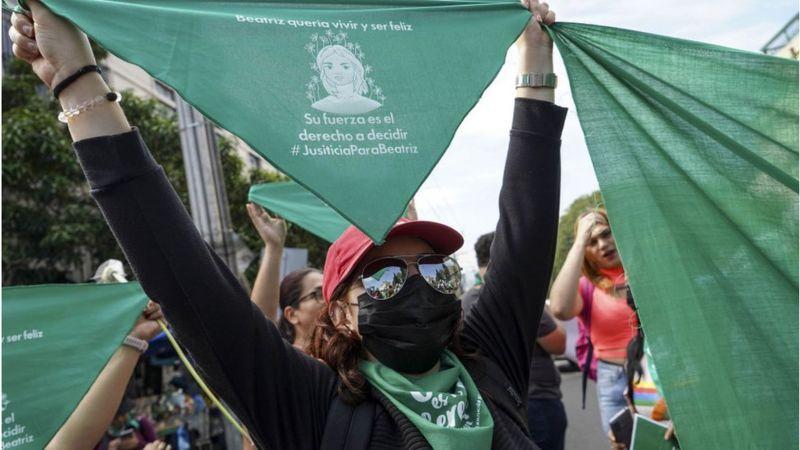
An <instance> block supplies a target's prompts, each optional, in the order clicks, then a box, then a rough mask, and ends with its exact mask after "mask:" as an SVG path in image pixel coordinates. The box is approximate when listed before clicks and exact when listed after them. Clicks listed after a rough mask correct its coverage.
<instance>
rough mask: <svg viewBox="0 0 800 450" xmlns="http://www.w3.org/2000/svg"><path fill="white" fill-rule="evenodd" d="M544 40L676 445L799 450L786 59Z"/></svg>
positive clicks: (637, 40) (599, 34)
mask: <svg viewBox="0 0 800 450" xmlns="http://www.w3.org/2000/svg"><path fill="white" fill-rule="evenodd" d="M552 31H553V35H554V38H555V41H556V45H557V46H558V49H559V51H560V52H561V55H562V57H563V59H564V63H565V64H566V67H567V71H568V73H569V79H570V85H571V88H572V94H573V96H574V99H575V104H576V105H577V109H578V117H579V118H580V122H581V127H582V128H583V131H584V134H585V136H586V142H587V145H588V147H589V152H590V154H591V157H592V163H593V164H594V167H595V171H596V173H597V178H598V181H599V182H600V189H601V191H602V193H603V198H604V200H605V203H606V205H607V208H608V212H609V216H610V220H611V225H612V229H613V232H614V236H615V237H616V240H617V243H618V246H619V251H620V255H621V256H622V259H623V261H624V264H625V268H626V273H627V274H628V276H629V279H630V283H631V287H632V290H633V294H634V297H635V299H636V301H637V304H638V305H639V307H640V314H641V319H642V323H643V325H644V330H645V334H646V335H647V340H648V343H649V345H650V348H651V349H652V353H653V358H654V359H655V365H656V366H657V367H658V372H659V376H660V378H661V381H662V384H663V387H664V391H665V392H664V393H665V397H666V401H667V403H668V406H669V409H670V415H671V416H672V417H674V420H675V424H676V431H677V434H678V439H679V441H680V443H681V445H682V447H683V448H686V449H690V450H691V449H726V450H727V449H745V448H747V449H752V448H763V449H779V448H780V449H783V448H797V439H798V414H797V412H798V400H797V399H798V333H797V331H798V325H797V317H798V195H797V192H798V181H797V176H798V175H797V171H798V90H797V79H798V64H797V62H796V61H790V60H784V59H779V58H774V57H769V56H765V55H761V54H754V53H747V52H742V51H737V50H732V49H727V48H722V47H716V46H712V45H706V44H701V43H697V42H690V41H684V40H679V39H672V38H667V37H662V36H654V35H650V34H645V33H638V32H633V31H627V30H620V29H614V28H606V27H599V26H592V25H582V24H572V23H560V24H557V25H556V26H555V27H553V28H552Z"/></svg>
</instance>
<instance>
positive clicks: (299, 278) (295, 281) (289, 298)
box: [278, 267, 319, 344]
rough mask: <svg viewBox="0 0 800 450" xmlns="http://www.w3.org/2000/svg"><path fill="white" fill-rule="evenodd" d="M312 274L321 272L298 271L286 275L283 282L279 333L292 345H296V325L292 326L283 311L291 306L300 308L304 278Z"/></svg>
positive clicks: (308, 269)
mask: <svg viewBox="0 0 800 450" xmlns="http://www.w3.org/2000/svg"><path fill="white" fill-rule="evenodd" d="M312 272H319V270H317V269H312V268H310V267H306V268H305V269H298V270H295V271H293V272H291V273H289V274H288V275H286V276H285V277H284V278H283V281H281V287H280V294H279V295H280V297H279V298H280V300H279V303H280V305H281V318H280V320H278V331H280V333H281V336H282V337H283V338H284V339H286V340H287V341H289V343H292V344H293V343H294V338H295V333H294V325H292V323H291V322H289V321H288V320H287V319H286V316H284V315H283V310H284V309H286V307H287V306H291V307H292V308H297V307H298V306H299V305H298V300H300V293H301V292H302V290H303V278H305V277H306V275H308V274H310V273H312Z"/></svg>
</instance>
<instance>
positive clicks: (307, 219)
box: [248, 181, 350, 242]
mask: <svg viewBox="0 0 800 450" xmlns="http://www.w3.org/2000/svg"><path fill="white" fill-rule="evenodd" d="M248 199H249V200H250V201H251V202H253V203H257V204H259V205H261V206H263V207H264V208H267V209H268V210H270V211H272V212H274V213H276V214H278V215H279V216H281V217H283V218H284V219H286V220H288V221H289V222H292V223H295V224H297V225H298V226H299V227H301V228H303V229H304V230H307V231H309V232H311V233H313V234H315V235H316V236H319V237H321V238H322V239H325V240H326V241H328V242H333V241H335V240H336V239H337V238H338V237H339V236H340V235H341V234H342V233H343V232H344V230H345V229H347V227H349V226H350V222H348V221H347V220H345V219H344V217H342V216H340V215H339V213H337V212H336V211H334V210H333V209H332V208H331V207H330V206H328V205H326V204H325V203H324V202H323V201H322V200H320V199H319V198H317V196H315V195H314V194H312V193H311V192H309V191H307V190H306V189H303V187H302V186H300V185H299V184H297V183H295V182H293V181H287V182H284V183H264V184H256V185H253V186H250V192H249V193H248Z"/></svg>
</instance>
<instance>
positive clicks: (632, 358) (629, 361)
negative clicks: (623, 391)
mask: <svg viewBox="0 0 800 450" xmlns="http://www.w3.org/2000/svg"><path fill="white" fill-rule="evenodd" d="M627 302H628V306H629V307H630V308H631V309H632V310H633V314H634V316H635V317H636V323H637V324H638V327H637V328H636V336H634V337H633V338H632V339H631V341H630V342H629V343H628V348H627V354H626V357H625V375H626V376H627V379H628V391H627V396H628V400H629V401H630V404H631V405H633V385H634V384H635V383H638V382H639V381H640V380H641V379H642V376H643V375H644V368H643V367H642V358H643V357H644V331H643V330H642V324H641V323H640V322H639V310H638V308H637V307H636V302H634V301H633V294H631V289H630V286H629V287H628V295H627Z"/></svg>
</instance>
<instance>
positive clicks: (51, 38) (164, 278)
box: [12, 1, 336, 449]
mask: <svg viewBox="0 0 800 450" xmlns="http://www.w3.org/2000/svg"><path fill="white" fill-rule="evenodd" d="M27 3H28V4H29V5H30V7H31V8H32V16H33V23H34V24H35V29H31V30H27V32H26V27H30V25H31V22H30V20H28V19H25V18H23V17H22V16H20V15H18V14H15V16H14V32H12V40H13V41H14V51H15V54H16V55H17V56H19V57H20V58H23V59H25V60H26V61H29V62H30V63H31V65H32V67H33V69H34V71H35V72H36V73H37V75H39V76H40V78H42V80H43V81H45V83H47V84H48V85H50V86H53V85H55V83H58V82H59V80H63V79H64V78H65V77H66V76H67V75H68V74H70V73H74V70H76V69H77V68H78V67H82V66H83V65H85V64H92V63H93V62H94V60H93V57H92V55H91V52H90V50H89V45H88V41H87V39H86V36H85V35H83V34H82V33H80V32H79V31H78V30H77V29H76V28H75V27H74V26H72V25H71V24H69V23H68V22H67V21H65V20H63V19H61V18H58V17H56V16H54V15H53V14H51V13H50V12H49V11H48V10H47V9H46V8H44V7H43V6H42V5H41V4H39V3H38V2H36V1H29V2H27ZM34 38H35V39H34ZM23 48H27V49H29V50H26V51H23V50H22V49H23ZM106 93H108V86H106V84H105V83H104V81H103V80H102V78H100V77H99V76H96V75H95V74H91V75H84V76H81V77H80V78H78V79H77V81H75V82H74V83H73V84H71V85H70V86H69V87H68V88H66V89H65V90H64V91H63V93H62V94H61V97H60V101H61V102H62V104H63V106H64V107H65V108H73V107H75V106H76V105H80V104H81V103H83V102H85V101H87V100H91V99H96V98H97V97H98V96H100V97H101V99H100V101H98V103H97V105H96V106H95V107H94V108H92V109H90V110H88V111H85V112H81V113H80V114H78V115H77V116H75V117H73V118H72V119H70V121H69V128H70V133H71V134H72V136H73V138H74V139H75V140H76V142H75V145H74V147H75V151H76V153H77V155H78V158H79V160H80V163H81V166H82V168H83V171H84V174H85V175H86V178H87V180H88V181H89V185H90V186H91V188H92V196H93V197H94V199H95V200H96V201H97V203H98V204H99V206H100V208H101V210H102V212H103V215H104V217H105V219H106V221H107V222H108V224H109V226H110V227H111V230H112V231H113V233H114V235H115V237H116V238H117V241H118V242H119V244H120V246H121V247H122V249H123V251H124V253H125V255H126V257H127V259H128V261H129V262H130V264H131V267H132V268H133V270H134V272H135V273H136V275H137V277H138V279H139V281H140V282H141V284H142V287H143V289H144V291H145V292H146V293H147V294H148V296H149V297H150V298H152V299H153V300H154V301H157V302H158V303H160V304H161V306H162V307H163V310H164V314H165V316H166V317H167V319H168V320H169V322H170V324H171V325H172V326H173V327H174V330H175V334H176V336H177V337H178V339H179V340H180V341H181V343H182V344H183V345H184V346H185V347H186V348H187V349H188V350H189V352H190V353H191V355H192V357H193V359H194V360H195V361H196V362H197V365H198V366H199V367H198V368H199V369H200V372H201V373H202V374H203V375H204V377H205V379H206V381H207V382H208V384H209V385H210V386H211V388H212V389H214V390H215V391H216V392H217V393H218V394H219V395H220V396H221V397H222V399H223V400H224V401H225V403H226V404H227V405H228V406H230V407H231V408H232V409H233V412H234V413H235V414H236V416H237V417H238V418H239V419H240V420H241V421H242V422H243V423H244V425H245V427H246V428H247V429H248V430H249V431H250V432H251V434H252V437H253V438H254V439H255V440H256V444H258V446H259V447H267V448H282V449H291V448H313V447H317V446H318V445H319V442H320V441H319V439H320V437H321V432H322V431H321V430H322V429H323V428H324V424H325V420H326V418H327V412H328V405H329V403H330V401H331V399H332V398H333V396H334V395H335V386H336V377H335V374H334V373H333V372H332V371H331V370H330V369H329V368H328V367H327V366H325V365H324V364H322V363H321V362H319V361H316V360H314V359H313V358H310V357H308V356H306V355H304V354H302V353H300V352H299V351H297V350H295V349H294V348H293V347H291V345H289V344H287V343H285V342H284V341H283V339H282V338H281V336H280V334H279V333H278V330H277V328H276V327H275V326H274V325H273V324H272V323H270V322H269V321H268V320H267V319H266V317H265V316H264V314H263V313H261V311H260V310H259V309H258V308H257V307H256V306H255V305H253V304H252V303H251V301H250V298H249V297H248V295H247V293H246V292H245V291H244V289H243V288H242V286H241V285H240V284H239V282H238V280H237V279H236V277H235V276H234V275H233V274H232V273H231V272H230V271H229V270H228V268H227V267H226V266H225V264H224V263H223V262H222V261H221V260H220V258H219V257H217V255H216V254H215V253H214V252H213V250H211V249H210V248H209V247H208V246H206V244H205V242H204V241H203V239H202V237H201V236H200V233H199V232H198V231H197V229H196V228H195V226H194V224H193V223H192V220H191V218H190V216H189V214H188V213H187V211H186V209H185V208H184V207H183V205H182V204H181V202H180V199H179V198H178V196H177V194H176V193H175V191H174V190H173V188H172V186H171V185H170V184H169V181H168V180H167V177H166V175H165V174H164V171H163V169H162V168H161V167H160V166H159V165H158V164H157V163H156V162H155V161H154V160H153V158H152V156H151V155H150V153H149V151H148V150H147V148H146V146H145V145H144V143H143V142H142V140H141V137H140V136H139V133H138V132H137V131H136V130H131V129H130V127H129V126H128V123H127V120H126V119H125V116H124V114H123V112H122V110H121V109H120V107H119V106H118V104H116V103H113V102H109V101H102V96H103V95H105V94H106Z"/></svg>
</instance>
